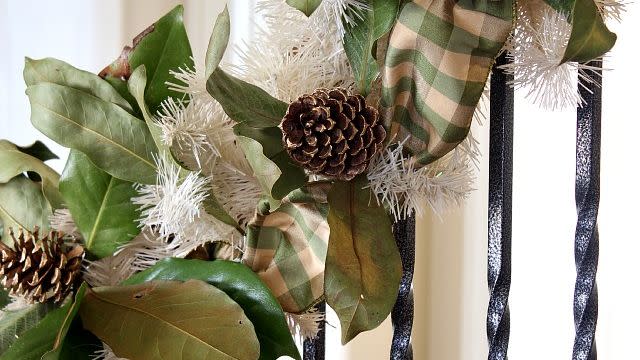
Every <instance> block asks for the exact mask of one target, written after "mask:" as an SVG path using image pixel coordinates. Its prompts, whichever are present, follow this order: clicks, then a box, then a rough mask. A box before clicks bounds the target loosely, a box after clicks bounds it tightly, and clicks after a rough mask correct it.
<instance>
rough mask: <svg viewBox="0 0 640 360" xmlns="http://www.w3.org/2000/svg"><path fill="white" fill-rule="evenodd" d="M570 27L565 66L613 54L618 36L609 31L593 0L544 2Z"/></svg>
mask: <svg viewBox="0 0 640 360" xmlns="http://www.w3.org/2000/svg"><path fill="white" fill-rule="evenodd" d="M545 2H546V3H547V4H548V5H549V6H551V7H552V8H553V9H554V10H556V11H558V12H560V13H562V14H563V15H565V16H566V17H567V19H568V21H569V22H570V23H571V36H570V37H569V43H568V44H567V48H566V50H565V53H564V56H563V58H562V62H563V63H565V62H568V61H576V62H587V61H590V60H593V59H596V58H598V57H600V56H602V55H604V54H605V53H606V52H608V51H609V50H611V48H612V47H613V45H615V43H616V38H617V37H616V34H614V33H612V32H611V31H609V29H608V28H607V25H606V24H605V23H604V20H603V19H602V15H601V14H600V11H599V10H598V8H597V6H596V4H595V2H594V0H545Z"/></svg>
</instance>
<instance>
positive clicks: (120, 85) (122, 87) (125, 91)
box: [104, 75, 142, 119]
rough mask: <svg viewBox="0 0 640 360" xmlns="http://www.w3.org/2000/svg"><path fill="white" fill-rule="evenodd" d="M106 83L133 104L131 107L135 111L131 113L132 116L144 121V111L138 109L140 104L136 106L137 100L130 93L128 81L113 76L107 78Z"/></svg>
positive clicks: (105, 78)
mask: <svg viewBox="0 0 640 360" xmlns="http://www.w3.org/2000/svg"><path fill="white" fill-rule="evenodd" d="M104 81H106V82H108V83H109V85H111V86H112V87H113V88H114V89H115V90H116V91H117V92H118V94H120V96H122V97H123V98H124V99H125V100H127V102H128V103H129V104H131V107H132V108H133V111H131V115H133V116H135V117H136V118H139V119H142V110H140V107H138V104H136V99H135V98H134V97H133V95H131V93H130V92H129V86H128V81H127V80H123V79H121V78H117V77H115V76H111V75H107V76H105V77H104Z"/></svg>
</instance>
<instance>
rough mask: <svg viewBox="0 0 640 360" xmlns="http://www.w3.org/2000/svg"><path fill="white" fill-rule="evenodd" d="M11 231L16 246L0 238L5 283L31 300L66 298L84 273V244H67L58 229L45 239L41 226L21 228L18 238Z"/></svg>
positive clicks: (0, 272) (0, 265) (0, 269)
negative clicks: (39, 236)
mask: <svg viewBox="0 0 640 360" xmlns="http://www.w3.org/2000/svg"><path fill="white" fill-rule="evenodd" d="M10 234H11V238H12V239H13V248H11V247H9V246H7V245H6V244H4V243H1V242H0V254H2V258H1V259H0V277H1V280H0V283H1V284H2V286H4V288H5V289H7V290H10V294H11V295H20V296H23V297H24V298H25V299H26V300H27V301H28V302H34V301H37V302H41V303H43V302H46V301H48V300H50V299H53V300H54V301H55V302H61V301H62V300H64V298H65V297H67V295H68V294H69V292H71V290H72V288H73V286H74V284H75V282H76V281H75V280H76V279H77V278H78V277H79V276H80V271H81V266H82V259H83V258H84V248H83V247H82V246H80V245H75V246H70V247H68V246H66V245H64V244H63V241H62V234H60V233H58V232H54V231H52V232H50V233H49V234H47V235H46V236H45V237H43V238H42V239H39V238H38V229H37V228H36V229H35V231H34V232H33V233H29V232H25V231H22V230H20V233H19V234H18V238H17V239H16V237H15V236H14V234H13V231H11V232H10Z"/></svg>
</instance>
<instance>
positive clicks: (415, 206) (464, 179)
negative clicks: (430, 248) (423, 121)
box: [367, 137, 477, 221]
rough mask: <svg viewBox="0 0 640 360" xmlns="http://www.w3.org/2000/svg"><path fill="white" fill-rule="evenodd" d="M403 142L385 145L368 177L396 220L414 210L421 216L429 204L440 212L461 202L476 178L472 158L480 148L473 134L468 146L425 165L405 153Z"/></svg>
mask: <svg viewBox="0 0 640 360" xmlns="http://www.w3.org/2000/svg"><path fill="white" fill-rule="evenodd" d="M405 141H406V140H405ZM403 144H404V141H403V142H401V143H398V144H397V145H396V146H394V147H388V148H386V149H384V150H383V151H382V152H380V153H379V154H378V155H376V156H375V157H374V159H373V160H372V162H371V164H370V165H369V170H368V174H367V177H368V179H369V186H370V187H371V190H372V191H373V192H374V193H375V194H376V195H377V197H376V200H377V201H378V202H379V203H386V204H387V205H388V206H389V208H390V210H391V214H392V215H393V216H394V218H395V219H396V221H397V220H399V219H403V218H406V217H407V216H409V215H411V214H413V213H416V214H417V215H418V216H421V215H422V209H423V205H425V204H428V205H429V206H430V207H431V208H432V209H433V211H434V212H435V213H436V214H437V215H442V214H443V213H445V212H446V211H447V210H448V208H449V207H450V206H452V205H460V204H461V203H462V201H463V200H464V199H465V198H466V197H467V195H468V193H469V192H470V191H471V190H472V187H471V186H472V184H473V180H474V172H473V167H472V161H471V158H473V157H474V156H475V155H473V154H477V148H476V147H475V145H474V144H475V140H474V139H473V137H470V138H469V140H468V142H467V143H466V145H465V146H464V147H458V148H456V149H455V150H453V151H452V152H450V153H449V154H447V155H445V156H444V157H442V158H441V159H439V160H437V161H435V162H434V163H432V164H429V165H427V166H424V167H421V168H416V167H415V165H414V163H413V162H412V161H411V160H410V159H408V158H406V157H405V156H403Z"/></svg>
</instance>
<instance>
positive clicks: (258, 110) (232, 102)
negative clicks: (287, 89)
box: [207, 68, 287, 128]
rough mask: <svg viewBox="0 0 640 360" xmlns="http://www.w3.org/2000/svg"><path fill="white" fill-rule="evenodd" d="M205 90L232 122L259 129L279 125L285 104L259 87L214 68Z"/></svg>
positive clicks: (285, 107) (285, 109) (284, 110)
mask: <svg viewBox="0 0 640 360" xmlns="http://www.w3.org/2000/svg"><path fill="white" fill-rule="evenodd" d="M207 91H208V92H209V94H211V96H213V97H214V99H216V100H217V101H218V102H219V103H220V105H222V108H223V109H224V112H225V113H227V115H229V117H231V118H232V119H233V120H234V121H236V122H239V123H245V124H247V125H248V126H251V127H256V128H261V127H273V126H278V125H279V124H280V121H281V120H282V117H283V116H284V114H285V112H286V111H287V104H286V103H284V102H282V101H280V100H278V99H276V98H274V97H273V96H271V95H269V94H268V93H267V92H266V91H264V90H262V89H261V88H259V87H257V86H255V85H252V84H249V83H248V82H246V81H242V80H240V79H237V78H235V77H233V76H231V75H229V74H227V73H225V72H224V71H223V70H222V69H220V68H217V69H215V70H214V71H213V73H212V74H211V76H210V77H209V79H208V80H207Z"/></svg>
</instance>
